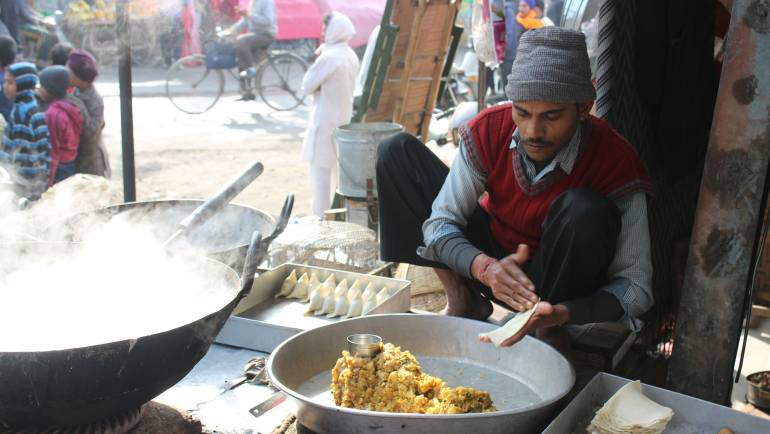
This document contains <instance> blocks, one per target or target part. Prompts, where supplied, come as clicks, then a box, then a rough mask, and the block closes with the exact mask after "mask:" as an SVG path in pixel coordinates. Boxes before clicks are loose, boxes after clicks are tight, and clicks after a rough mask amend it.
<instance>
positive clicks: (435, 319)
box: [268, 314, 575, 434]
mask: <svg viewBox="0 0 770 434" xmlns="http://www.w3.org/2000/svg"><path fill="white" fill-rule="evenodd" d="M492 328H494V325H492V324H489V323H485V322H480V321H473V320H469V319H463V318H456V317H448V316H441V315H414V314H389V315H374V316H366V317H361V318H355V319H351V320H347V321H340V322H338V323H334V324H330V325H328V326H323V327H319V328H316V329H313V330H308V331H306V332H303V333H300V334H297V335H295V336H293V337H292V338H290V339H288V340H287V341H286V342H284V343H283V344H281V345H280V346H279V347H278V348H276V350H275V351H274V352H273V353H272V355H271V356H270V359H269V360H268V371H269V373H270V378H271V379H272V381H273V383H274V384H275V385H276V386H277V387H278V388H280V389H281V390H283V391H284V392H285V393H286V394H287V395H288V396H289V398H290V399H291V400H292V401H293V402H294V403H295V405H296V406H297V419H298V420H299V422H300V423H301V424H302V425H304V426H306V427H307V428H309V429H311V430H313V431H315V432H317V433H319V434H323V433H329V434H331V433H335V434H336V433H346V432H350V433H353V432H355V433H365V432H377V433H385V432H387V433H389V432H401V433H441V434H452V433H458V434H460V433H463V434H467V433H485V434H494V433H501V434H502V433H512V432H516V433H529V432H540V431H541V430H542V428H544V427H545V425H546V424H547V418H548V417H549V416H550V412H551V410H552V407H553V406H554V405H555V404H556V402H557V401H558V400H559V399H560V398H562V397H563V396H564V395H566V394H567V392H569V390H570V389H571V388H572V386H573V384H574V382H575V372H574V370H573V368H572V366H571V365H570V364H569V362H568V361H567V360H566V359H565V358H564V357H563V356H561V354H559V353H558V352H557V351H556V350H554V349H553V348H551V347H550V346H548V345H547V344H545V343H543V342H541V341H538V340H537V339H534V338H531V337H527V338H525V339H524V340H523V341H521V342H520V343H518V344H516V345H515V346H513V347H511V348H496V347H494V346H493V345H491V344H484V343H481V342H479V340H478V334H479V333H481V332H486V331H489V330H490V329H492ZM354 333H374V334H377V335H380V336H382V338H383V341H384V342H390V343H393V344H395V345H397V346H400V347H401V348H402V349H405V350H409V351H411V352H412V353H413V354H414V355H415V356H416V357H417V359H418V360H419V361H420V363H421V364H422V366H423V368H424V370H425V372H427V373H429V374H431V375H436V376H438V377H441V378H442V379H444V380H445V381H447V383H448V384H449V385H450V386H460V385H462V386H468V387H476V388H478V389H481V390H486V391H488V392H490V394H491V396H492V400H493V402H494V405H495V406H496V407H497V408H498V410H499V411H497V412H492V413H483V414H479V413H475V414H459V415H423V414H402V413H383V412H374V411H365V410H356V409H349V408H341V407H337V406H336V405H334V402H333V399H332V397H331V393H330V392H329V387H330V384H331V373H330V372H331V368H332V367H333V366H334V363H335V362H336V360H337V359H338V358H339V357H340V352H341V351H342V350H343V349H346V341H345V338H346V337H347V336H348V335H350V334H354Z"/></svg>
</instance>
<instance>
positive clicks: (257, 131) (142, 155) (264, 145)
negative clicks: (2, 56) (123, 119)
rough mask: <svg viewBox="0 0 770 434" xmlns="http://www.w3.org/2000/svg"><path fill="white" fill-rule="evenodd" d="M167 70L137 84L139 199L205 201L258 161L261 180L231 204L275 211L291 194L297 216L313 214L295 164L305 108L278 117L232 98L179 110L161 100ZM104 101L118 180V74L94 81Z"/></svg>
mask: <svg viewBox="0 0 770 434" xmlns="http://www.w3.org/2000/svg"><path fill="white" fill-rule="evenodd" d="M164 73H165V72H164V71H163V70H160V69H158V70H149V69H136V70H134V72H133V75H134V77H133V79H134V99H133V110H134V138H135V145H134V146H135V158H136V182H137V199H138V200H147V199H155V198H164V197H169V198H171V197H174V198H180V197H183V198H206V197H208V196H211V195H213V194H214V193H216V192H217V191H218V189H219V188H220V187H221V186H222V185H224V184H225V183H226V182H227V181H228V180H229V179H230V178H231V177H233V176H234V175H235V174H236V173H239V172H240V171H241V169H242V168H244V167H245V166H246V165H247V164H248V163H250V162H251V161H254V160H260V161H262V163H263V164H264V165H265V172H264V174H263V175H262V176H261V177H260V178H258V179H257V180H256V181H255V182H254V183H253V184H252V185H251V186H249V187H248V188H247V189H246V190H245V191H244V192H243V193H242V194H241V195H240V196H238V197H237V198H236V199H235V202H237V203H242V204H245V205H249V206H253V207H256V208H260V209H262V210H264V211H266V212H268V213H270V214H273V215H276V214H278V213H279V212H280V209H281V205H282V204H283V200H284V198H285V196H286V194H287V193H289V192H292V193H295V195H296V201H295V207H294V210H295V211H294V215H295V216H299V215H306V214H308V212H309V210H310V185H309V181H308V167H307V164H305V163H303V162H302V161H301V160H300V148H301V143H302V133H303V132H304V128H305V124H306V119H307V117H308V110H309V109H308V107H307V106H300V107H299V108H297V109H296V110H293V111H291V112H275V111H273V110H271V109H270V108H269V107H267V106H266V105H265V104H264V103H262V102H261V101H257V102H240V101H235V99H236V97H237V95H235V94H234V93H232V92H233V91H234V90H235V89H236V88H235V85H234V83H233V82H229V83H228V91H230V93H229V94H227V95H225V96H223V97H222V99H220V101H219V102H218V103H217V105H216V106H214V108H213V109H212V110H210V111H209V112H207V113H205V114H203V115H188V114H185V113H182V112H180V111H178V110H177V109H176V108H175V107H174V106H173V105H172V104H171V103H170V102H169V100H168V99H167V98H166V97H165V95H164V92H165V88H164V84H165V80H164ZM97 87H98V89H99V90H100V92H101V93H102V95H103V96H104V100H105V118H106V122H107V125H106V127H105V134H104V137H105V143H106V145H107V148H108V151H109V153H110V160H111V163H112V167H113V179H114V180H116V181H120V180H121V179H122V168H121V158H122V157H121V130H120V100H119V97H118V80H117V72H116V71H115V70H109V69H108V70H104V71H102V75H101V77H100V78H99V80H98V81H97Z"/></svg>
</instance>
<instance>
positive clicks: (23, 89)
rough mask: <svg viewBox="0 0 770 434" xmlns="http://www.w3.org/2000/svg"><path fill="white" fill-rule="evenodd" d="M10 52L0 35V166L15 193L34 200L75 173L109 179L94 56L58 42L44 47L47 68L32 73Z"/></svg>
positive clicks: (10, 44)
mask: <svg viewBox="0 0 770 434" xmlns="http://www.w3.org/2000/svg"><path fill="white" fill-rule="evenodd" d="M16 52H17V50H16V42H15V41H14V39H13V38H10V37H7V36H0V76H2V81H3V92H2V96H0V113H1V114H2V118H0V128H1V129H2V143H1V144H0V165H2V166H4V167H5V168H6V169H7V170H8V172H9V173H10V174H11V177H12V179H13V182H14V188H15V190H16V193H17V194H18V195H19V196H21V197H25V198H27V199H29V200H36V199H38V198H39V197H40V196H41V195H42V193H43V192H45V191H46V189H48V187H51V186H52V185H54V184H55V183H57V182H60V181H62V180H64V179H66V178H68V177H70V176H72V175H74V174H75V173H86V174H92V175H99V176H104V177H109V176H110V165H109V159H108V156H107V151H106V148H105V146H104V143H103V141H102V130H103V129H104V103H103V101H102V97H101V95H99V92H98V91H97V90H96V88H95V87H94V81H95V80H96V77H97V76H98V74H99V71H98V67H97V64H96V60H95V59H94V57H93V56H92V55H91V54H89V53H88V52H87V51H85V50H82V49H73V48H72V47H70V46H68V45H64V44H58V45H56V46H54V47H53V48H52V49H51V51H50V60H51V66H48V67H46V68H44V69H42V70H41V71H39V72H38V69H37V67H36V66H35V65H34V64H33V63H30V62H16Z"/></svg>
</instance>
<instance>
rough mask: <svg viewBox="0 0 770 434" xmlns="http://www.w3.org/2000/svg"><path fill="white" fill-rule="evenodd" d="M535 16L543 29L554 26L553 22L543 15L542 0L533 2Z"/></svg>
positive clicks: (543, 4) (543, 3)
mask: <svg viewBox="0 0 770 434" xmlns="http://www.w3.org/2000/svg"><path fill="white" fill-rule="evenodd" d="M534 11H535V16H536V17H537V19H539V20H540V21H541V22H542V23H543V27H551V26H553V25H554V23H553V21H551V19H550V18H548V17H547V16H546V15H545V2H544V1H543V0H535V9H534Z"/></svg>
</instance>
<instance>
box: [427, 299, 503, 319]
mask: <svg viewBox="0 0 770 434" xmlns="http://www.w3.org/2000/svg"><path fill="white" fill-rule="evenodd" d="M439 313H440V314H441V315H449V316H459V317H461V318H469V319H476V320H479V321H484V320H486V319H487V318H489V315H492V302H491V301H489V300H487V299H486V298H484V297H479V300H478V301H474V302H472V303H470V304H466V305H461V306H457V307H455V306H452V307H450V306H449V304H448V303H447V307H445V308H444V309H442V310H441V312H439Z"/></svg>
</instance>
